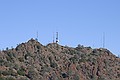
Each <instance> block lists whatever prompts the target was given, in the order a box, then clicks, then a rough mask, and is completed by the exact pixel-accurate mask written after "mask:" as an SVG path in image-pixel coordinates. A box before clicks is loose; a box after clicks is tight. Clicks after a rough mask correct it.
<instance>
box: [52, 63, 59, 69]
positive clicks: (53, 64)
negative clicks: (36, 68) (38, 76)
mask: <svg viewBox="0 0 120 80" xmlns="http://www.w3.org/2000/svg"><path fill="white" fill-rule="evenodd" d="M50 67H52V68H56V67H58V65H57V63H55V62H51V63H50Z"/></svg>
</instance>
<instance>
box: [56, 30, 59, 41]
mask: <svg viewBox="0 0 120 80" xmlns="http://www.w3.org/2000/svg"><path fill="white" fill-rule="evenodd" d="M58 42H59V41H58V32H56V43H58Z"/></svg>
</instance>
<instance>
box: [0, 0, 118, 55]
mask: <svg viewBox="0 0 120 80" xmlns="http://www.w3.org/2000/svg"><path fill="white" fill-rule="evenodd" d="M37 32H38V40H39V42H40V43H41V44H43V45H47V44H48V43H51V42H52V41H53V34H54V35H55V33H56V32H58V33H59V44H61V45H68V46H71V47H76V46H77V45H78V44H81V45H84V46H91V47H92V48H101V47H103V34H104V35H105V42H104V44H105V48H107V49H108V50H110V51H111V52H112V53H113V54H115V55H120V37H119V35H120V0H0V49H1V50H3V49H5V48H6V47H9V48H11V47H16V46H17V44H20V43H22V42H27V41H28V40H29V39H31V38H36V37H37Z"/></svg>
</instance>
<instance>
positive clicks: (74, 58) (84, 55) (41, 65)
mask: <svg viewBox="0 0 120 80" xmlns="http://www.w3.org/2000/svg"><path fill="white" fill-rule="evenodd" d="M119 79H120V58H118V57H116V56H115V55H113V54H112V53H111V52H110V51H109V50H107V49H103V48H100V49H92V48H91V47H83V46H80V45H79V46H78V47H76V48H71V47H68V46H61V45H59V44H56V43H50V44H48V45H47V46H43V45H42V44H40V43H39V42H38V41H36V40H34V39H31V40H29V41H28V42H26V43H22V44H20V45H18V46H17V47H16V48H13V49H8V50H5V51H1V52H0V80H119Z"/></svg>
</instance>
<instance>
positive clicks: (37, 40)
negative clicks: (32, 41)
mask: <svg viewBox="0 0 120 80" xmlns="http://www.w3.org/2000/svg"><path fill="white" fill-rule="evenodd" d="M36 40H37V41H38V31H37V34H36Z"/></svg>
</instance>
